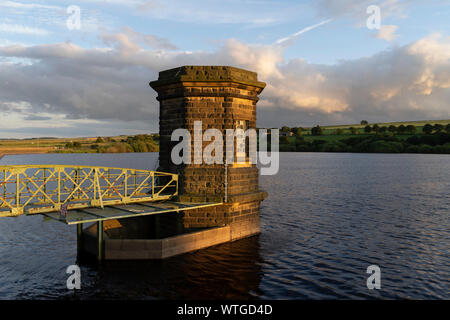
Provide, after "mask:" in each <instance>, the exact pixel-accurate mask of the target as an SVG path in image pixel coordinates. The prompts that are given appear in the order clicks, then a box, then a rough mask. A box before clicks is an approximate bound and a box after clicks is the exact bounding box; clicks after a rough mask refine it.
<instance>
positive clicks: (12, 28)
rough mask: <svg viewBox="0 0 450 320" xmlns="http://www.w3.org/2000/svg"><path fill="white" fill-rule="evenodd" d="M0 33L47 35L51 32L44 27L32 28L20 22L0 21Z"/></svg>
mask: <svg viewBox="0 0 450 320" xmlns="http://www.w3.org/2000/svg"><path fill="white" fill-rule="evenodd" d="M0 33H7V34H29V35H34V36H46V35H48V34H49V32H48V31H47V30H44V29H40V28H31V27H27V26H23V25H19V24H6V23H0Z"/></svg>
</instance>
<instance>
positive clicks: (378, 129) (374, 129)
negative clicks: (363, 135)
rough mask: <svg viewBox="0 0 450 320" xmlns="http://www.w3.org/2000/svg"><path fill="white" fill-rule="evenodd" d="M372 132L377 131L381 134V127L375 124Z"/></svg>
mask: <svg viewBox="0 0 450 320" xmlns="http://www.w3.org/2000/svg"><path fill="white" fill-rule="evenodd" d="M372 130H373V131H375V132H376V133H378V132H380V126H379V125H377V124H374V125H373V127H372Z"/></svg>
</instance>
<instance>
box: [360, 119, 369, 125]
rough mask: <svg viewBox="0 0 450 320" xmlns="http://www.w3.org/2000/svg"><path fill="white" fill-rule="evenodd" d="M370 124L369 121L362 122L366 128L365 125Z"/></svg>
mask: <svg viewBox="0 0 450 320" xmlns="http://www.w3.org/2000/svg"><path fill="white" fill-rule="evenodd" d="M368 124H369V121H367V120H361V125H362V126H365V125H368Z"/></svg>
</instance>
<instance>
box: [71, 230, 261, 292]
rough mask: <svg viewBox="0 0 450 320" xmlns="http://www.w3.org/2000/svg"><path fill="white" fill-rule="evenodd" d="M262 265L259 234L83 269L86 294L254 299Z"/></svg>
mask: <svg viewBox="0 0 450 320" xmlns="http://www.w3.org/2000/svg"><path fill="white" fill-rule="evenodd" d="M262 264H263V260H262V257H261V255H260V244H259V238H258V236H254V237H251V238H247V239H243V240H240V241H236V242H232V243H227V244H223V245H219V246H215V247H211V248H207V249H204V250H200V251H196V252H193V253H189V254H185V255H181V256H176V257H172V258H169V259H166V260H163V261H104V262H103V263H102V265H101V266H100V267H97V266H96V265H84V266H83V269H82V277H83V279H84V281H83V290H82V291H83V292H84V293H83V294H82V295H80V294H78V295H77V296H76V297H79V298H81V299H85V298H108V299H111V298H121V299H126V298H132V299H167V298H169V299H255V298H257V297H258V296H260V295H261V294H262V292H261V291H260V289H259V286H260V283H261V279H262V269H261V265H262Z"/></svg>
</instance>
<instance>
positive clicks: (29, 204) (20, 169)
mask: <svg viewBox="0 0 450 320" xmlns="http://www.w3.org/2000/svg"><path fill="white" fill-rule="evenodd" d="M177 194H178V175H177V174H173V173H165V172H159V171H149V170H137V169H124V168H113V167H90V166H68V165H14V166H8V165H7V166H0V217H9V216H19V215H22V214H24V213H26V214H37V213H47V212H53V211H59V210H60V209H61V206H62V205H66V206H67V209H68V210H70V209H82V208H89V207H101V208H103V207H104V206H107V205H119V204H130V203H136V202H146V201H159V200H168V199H170V198H172V197H174V196H176V195H177Z"/></svg>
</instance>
